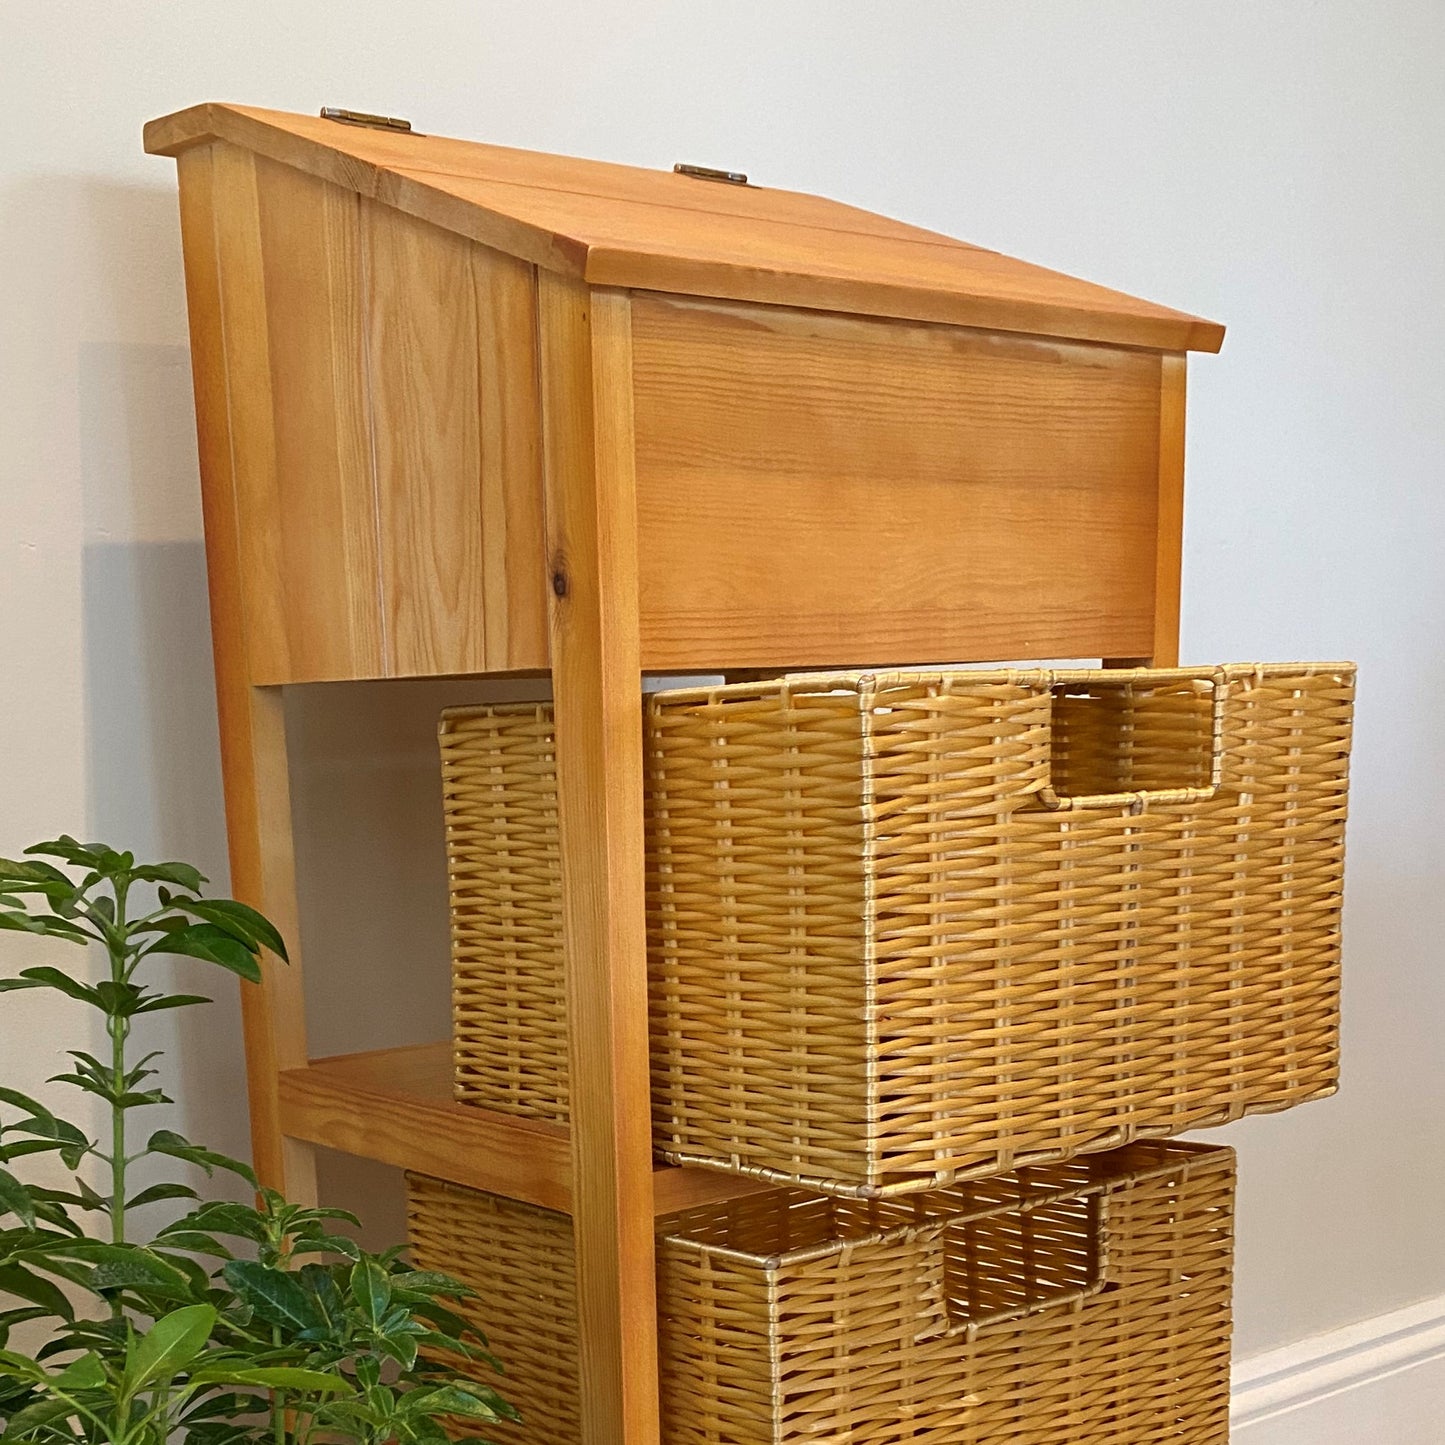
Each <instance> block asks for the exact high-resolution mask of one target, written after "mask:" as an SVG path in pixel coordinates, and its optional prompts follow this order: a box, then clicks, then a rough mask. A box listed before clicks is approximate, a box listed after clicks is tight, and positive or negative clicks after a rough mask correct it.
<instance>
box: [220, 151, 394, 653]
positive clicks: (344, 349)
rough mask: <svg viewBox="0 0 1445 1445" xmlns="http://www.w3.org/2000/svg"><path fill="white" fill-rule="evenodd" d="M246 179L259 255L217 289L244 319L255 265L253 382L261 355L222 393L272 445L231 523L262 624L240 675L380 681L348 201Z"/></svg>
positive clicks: (262, 175)
mask: <svg viewBox="0 0 1445 1445" xmlns="http://www.w3.org/2000/svg"><path fill="white" fill-rule="evenodd" d="M237 155H238V157H240V158H241V159H242V160H244V159H246V158H245V156H244V153H243V152H238V153H237ZM255 166H256V191H257V201H258V206H259V220H260V225H259V234H258V237H257V240H258V241H259V255H257V256H255V257H247V259H246V264H245V267H244V269H242V268H239V267H237V268H233V269H228V270H227V272H226V280H225V286H226V292H227V295H228V296H229V295H231V294H233V293H234V294H235V296H236V302H237V305H238V306H240V305H245V306H251V307H254V306H256V305H257V299H256V297H255V295H254V292H253V290H252V288H253V287H254V285H255V279H256V270H255V268H257V267H258V266H259V268H260V274H261V282H262V288H263V295H262V298H261V299H262V300H263V302H264V307H265V314H264V326H265V332H264V335H265V338H266V345H265V352H264V372H263V357H262V355H260V354H258V355H256V356H254V357H253V356H251V355H249V354H248V355H246V357H245V360H244V364H245V365H246V366H247V368H248V371H250V372H253V373H254V380H253V379H251V378H250V377H249V376H248V378H247V380H245V381H244V382H243V383H242V384H241V385H239V386H238V387H237V388H236V389H235V394H234V402H235V404H238V405H240V406H242V407H245V408H247V418H246V421H245V423H244V424H245V425H246V426H254V427H255V428H256V429H257V431H258V433H260V434H263V435H264V432H265V429H266V419H265V417H264V415H263V414H262V412H263V408H265V407H267V406H269V408H270V412H271V423H272V426H271V430H272V435H273V437H274V449H273V453H272V455H271V457H270V458H269V459H268V458H265V457H264V456H262V457H258V458H257V464H256V466H255V468H254V474H253V475H252V476H250V477H249V478H248V482H247V486H246V488H245V490H244V492H243V496H244V499H245V504H244V506H243V509H242V512H241V535H242V540H243V544H244V545H245V546H246V547H247V549H248V551H250V552H251V553H252V554H253V555H255V556H256V557H257V565H256V567H255V569H254V570H249V571H248V573H247V595H248V600H249V605H250V607H251V609H252V611H253V612H254V613H255V615H256V616H257V617H258V619H262V618H264V621H265V625H264V626H257V627H256V628H255V629H253V649H252V658H251V665H252V670H253V674H254V675H255V676H256V677H257V678H259V679H263V680H272V679H278V678H285V679H287V680H290V679H292V678H307V679H328V678H342V677H355V676H360V677H375V676H380V675H381V674H382V673H383V672H384V671H385V670H386V668H385V660H384V650H385V649H384V629H383V622H382V615H381V598H380V594H379V590H378V589H379V580H380V579H379V573H378V559H377V527H376V515H375V512H376V509H375V505H374V502H373V497H372V490H373V489H372V485H371V478H372V470H373V465H374V463H373V458H372V426H371V418H370V416H369V415H368V402H367V397H366V378H365V374H364V367H363V366H362V365H361V364H360V363H361V357H362V351H363V337H362V333H361V321H362V274H361V257H360V246H361V237H360V231H359V226H358V220H357V201H356V197H355V196H353V195H351V194H350V193H349V192H347V191H344V190H341V189H340V188H339V187H336V186H324V185H320V184H318V183H317V182H316V181H315V180H313V179H312V178H311V177H309V176H306V175H302V174H301V173H300V172H299V171H294V170H291V169H290V168H289V167H287V166H282V165H277V164H276V163H275V162H274V161H268V160H265V159H264V158H261V159H257V160H256V161H255ZM237 350H238V352H239V350H240V347H239V346H238V347H237ZM258 350H259V349H258ZM268 460H269V462H270V466H269V467H268V466H267V465H266V462H267V461H268ZM275 549H279V553H280V555H279V557H277V556H274V555H266V556H265V562H269V563H271V564H272V565H273V566H275V568H276V570H275V571H274V572H273V571H272V570H271V567H270V566H267V565H265V562H262V560H261V558H262V556H263V555H265V554H273V552H274V550H275Z"/></svg>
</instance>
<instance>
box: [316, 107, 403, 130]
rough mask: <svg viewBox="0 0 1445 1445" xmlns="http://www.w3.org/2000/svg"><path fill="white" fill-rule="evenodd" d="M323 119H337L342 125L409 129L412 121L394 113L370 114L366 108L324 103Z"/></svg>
mask: <svg viewBox="0 0 1445 1445" xmlns="http://www.w3.org/2000/svg"><path fill="white" fill-rule="evenodd" d="M321 118H322V120H337V121H340V122H341V124H342V125H364V126H369V127H370V128H371V129H372V130H400V131H409V130H410V129H411V122H410V121H409V120H400V119H398V118H397V117H396V116H394V115H368V114H367V113H366V112H365V111H364V110H342V109H341V108H340V106H335V105H323V106H322V107H321Z"/></svg>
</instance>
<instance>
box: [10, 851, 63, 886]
mask: <svg viewBox="0 0 1445 1445" xmlns="http://www.w3.org/2000/svg"><path fill="white" fill-rule="evenodd" d="M35 883H52V884H63V885H64V886H65V887H67V888H71V887H73V886H74V885H73V884H72V883H71V881H70V879H69V878H68V877H66V875H65V874H64V873H62V872H61V871H60V869H59V868H57V867H56V866H55V864H53V863H38V862H31V863H24V862H21V861H20V859H18V858H0V888H6V887H12V886H13V887H17V888H18V887H23V886H25V885H28V884H35Z"/></svg>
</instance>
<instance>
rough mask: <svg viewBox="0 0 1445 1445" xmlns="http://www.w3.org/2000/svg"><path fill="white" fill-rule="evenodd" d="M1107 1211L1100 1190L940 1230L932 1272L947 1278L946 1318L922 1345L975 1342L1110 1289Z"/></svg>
mask: <svg viewBox="0 0 1445 1445" xmlns="http://www.w3.org/2000/svg"><path fill="white" fill-rule="evenodd" d="M1108 1209H1109V1205H1108V1195H1107V1194H1105V1193H1104V1192H1103V1191H1098V1192H1093V1193H1090V1194H1086V1195H1082V1196H1079V1195H1075V1196H1073V1197H1071V1198H1064V1199H1055V1200H1050V1201H1049V1202H1047V1203H1041V1204H1038V1205H1035V1206H1033V1207H1031V1208H1027V1209H1019V1210H1011V1211H1008V1212H1007V1213H1000V1214H995V1215H990V1216H985V1217H984V1218H982V1219H972V1220H965V1221H960V1222H957V1223H953V1224H949V1225H947V1226H945V1227H944V1228H942V1229H940V1230H939V1231H938V1232H937V1233H936V1234H935V1235H933V1236H932V1238H931V1239H930V1241H929V1251H930V1258H929V1259H928V1261H927V1265H926V1269H927V1273H928V1275H929V1277H930V1278H931V1279H933V1280H937V1279H938V1278H939V1276H940V1275H941V1280H942V1300H941V1303H942V1310H941V1312H940V1313H941V1317H937V1318H936V1319H935V1322H934V1325H933V1327H932V1328H930V1329H926V1330H924V1331H922V1332H921V1333H920V1335H919V1338H920V1339H922V1338H927V1337H934V1338H936V1337H938V1336H949V1337H954V1338H958V1339H962V1340H964V1341H972V1340H974V1339H976V1338H977V1337H978V1336H979V1335H981V1334H983V1333H985V1332H987V1331H990V1330H999V1329H1004V1328H1007V1327H1009V1326H1013V1325H1017V1324H1019V1323H1020V1322H1021V1321H1023V1320H1027V1319H1033V1318H1035V1317H1037V1316H1039V1315H1045V1314H1051V1313H1053V1312H1055V1311H1058V1310H1062V1309H1069V1308H1074V1309H1077V1308H1078V1307H1079V1306H1080V1305H1082V1304H1083V1302H1084V1301H1085V1300H1088V1299H1092V1298H1093V1297H1094V1296H1095V1295H1097V1294H1100V1293H1102V1292H1103V1291H1104V1290H1106V1289H1108V1288H1110V1280H1109V1259H1108Z"/></svg>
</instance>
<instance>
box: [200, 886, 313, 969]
mask: <svg viewBox="0 0 1445 1445" xmlns="http://www.w3.org/2000/svg"><path fill="white" fill-rule="evenodd" d="M182 907H184V908H185V909H186V910H187V912H189V913H194V914H195V915H196V917H197V918H201V919H204V920H205V921H206V922H207V923H214V924H215V925H216V927H217V928H220V929H224V930H225V932H227V933H229V934H230V935H231V937H232V938H235V939H239V940H240V941H241V942H242V943H248V944H252V945H254V946H256V947H260V948H269V949H270V950H271V952H272V953H274V954H275V955H276V956H277V957H278V958H280V959H281V960H282V961H283V962H289V960H288V959H287V957H286V942H285V940H284V939H283V938H282V937H281V934H280V932H279V931H278V930H277V928H276V925H275V924H274V923H272V922H271V920H270V919H269V918H267V917H266V916H265V914H263V913H257V912H256V910H255V909H254V908H252V907H250V905H249V904H245V903H238V902H237V901H236V900H235V899H234V898H196V899H192V900H190V901H189V902H187V903H185V904H183V905H182Z"/></svg>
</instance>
